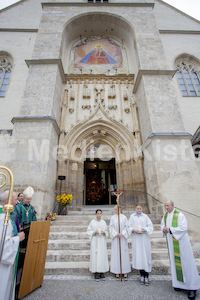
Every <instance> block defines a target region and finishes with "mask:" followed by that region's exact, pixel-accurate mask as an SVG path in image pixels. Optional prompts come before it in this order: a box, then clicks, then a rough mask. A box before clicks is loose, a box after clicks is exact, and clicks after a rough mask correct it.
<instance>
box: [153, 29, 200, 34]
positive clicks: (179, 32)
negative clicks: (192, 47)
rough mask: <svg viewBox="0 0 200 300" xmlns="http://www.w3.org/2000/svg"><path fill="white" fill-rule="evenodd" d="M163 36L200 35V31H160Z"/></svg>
mask: <svg viewBox="0 0 200 300" xmlns="http://www.w3.org/2000/svg"><path fill="white" fill-rule="evenodd" d="M159 32H160V33H161V34H200V31H199V30H168V29H160V30H159Z"/></svg>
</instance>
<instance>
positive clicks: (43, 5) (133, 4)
mask: <svg viewBox="0 0 200 300" xmlns="http://www.w3.org/2000/svg"><path fill="white" fill-rule="evenodd" d="M41 5H42V8H43V7H45V6H87V7H88V6H90V7H100V6H110V7H117V6H118V7H121V6H132V7H152V8H154V5H155V3H139V2H137V3H124V2H123V3H85V2H79V3H78V2H77V3H74V2H67V3H66V2H42V3H41Z"/></svg>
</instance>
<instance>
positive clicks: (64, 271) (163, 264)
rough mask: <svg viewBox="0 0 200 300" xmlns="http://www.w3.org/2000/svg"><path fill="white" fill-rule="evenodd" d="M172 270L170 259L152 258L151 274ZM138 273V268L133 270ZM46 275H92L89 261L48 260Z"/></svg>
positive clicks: (197, 262)
mask: <svg viewBox="0 0 200 300" xmlns="http://www.w3.org/2000/svg"><path fill="white" fill-rule="evenodd" d="M196 264H197V268H198V270H199V272H200V259H196ZM170 272H171V270H170V264H169V259H162V260H152V272H151V275H169V274H170ZM132 273H133V274H137V273H138V271H137V270H132ZM45 275H79V276H81V275H82V276H86V275H91V273H90V272H89V261H88V262H87V261H84V262H83V261H81V262H80V261H78V262H46V264H45Z"/></svg>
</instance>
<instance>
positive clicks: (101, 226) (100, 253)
mask: <svg viewBox="0 0 200 300" xmlns="http://www.w3.org/2000/svg"><path fill="white" fill-rule="evenodd" d="M101 216H102V210H101V209H97V210H96V218H95V219H94V220H92V221H91V222H90V224H89V226H88V229H87V233H88V235H89V236H90V238H91V245H90V272H92V273H94V277H95V279H96V281H99V280H100V279H102V280H105V276H104V273H105V272H108V271H109V264H108V251H107V244H106V238H107V236H108V231H107V225H106V222H105V221H104V220H103V219H102V218H101Z"/></svg>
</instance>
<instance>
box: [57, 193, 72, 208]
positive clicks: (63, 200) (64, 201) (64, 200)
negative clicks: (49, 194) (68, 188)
mask: <svg viewBox="0 0 200 300" xmlns="http://www.w3.org/2000/svg"><path fill="white" fill-rule="evenodd" d="M56 199H57V201H58V202H59V203H60V205H62V206H67V205H69V204H71V203H72V199H73V196H72V194H68V195H67V194H65V193H64V194H62V195H58V196H57V197H56Z"/></svg>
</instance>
